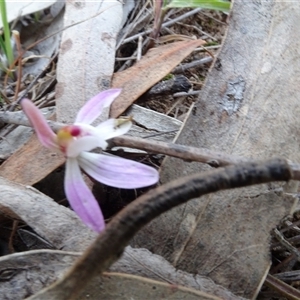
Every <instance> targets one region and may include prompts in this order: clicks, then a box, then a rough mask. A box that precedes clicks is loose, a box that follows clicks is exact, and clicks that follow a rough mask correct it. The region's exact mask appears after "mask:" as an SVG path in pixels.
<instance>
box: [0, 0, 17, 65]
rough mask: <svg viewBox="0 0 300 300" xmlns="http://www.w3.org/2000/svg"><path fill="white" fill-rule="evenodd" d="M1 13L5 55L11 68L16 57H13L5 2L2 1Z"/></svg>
mask: <svg viewBox="0 0 300 300" xmlns="http://www.w3.org/2000/svg"><path fill="white" fill-rule="evenodd" d="M0 12H1V18H2V23H3V30H4V39H5V41H4V43H5V53H6V57H7V61H8V64H9V66H11V65H12V64H13V62H14V55H13V50H12V47H11V42H10V28H9V24H8V22H7V14H6V3H5V0H0Z"/></svg>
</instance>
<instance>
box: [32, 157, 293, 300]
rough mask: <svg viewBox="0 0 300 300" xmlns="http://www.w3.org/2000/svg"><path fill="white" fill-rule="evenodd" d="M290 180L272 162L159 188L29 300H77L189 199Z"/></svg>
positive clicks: (283, 165)
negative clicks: (154, 223)
mask: <svg viewBox="0 0 300 300" xmlns="http://www.w3.org/2000/svg"><path fill="white" fill-rule="evenodd" d="M290 179H292V171H291V169H290V167H289V165H288V163H287V162H286V161H285V160H281V159H273V160H268V161H265V162H258V163H246V164H241V165H238V166H229V167H226V168H222V169H217V170H213V171H210V172H205V173H200V174H195V175H191V176H186V177H183V178H180V179H177V180H174V181H172V182H169V183H167V184H165V185H162V186H159V187H157V188H155V189H153V190H151V191H149V192H148V193H146V194H144V195H142V196H141V197H139V198H138V199H137V200H135V201H134V202H132V203H130V204H129V205H128V206H127V207H126V208H125V209H123V210H122V211H121V212H120V213H119V214H117V215H116V216H115V217H114V218H113V220H112V221H111V222H110V223H109V224H108V225H107V227H106V229H105V230H104V231H103V232H102V233H101V234H100V235H99V236H98V238H97V239H96V241H95V242H94V243H93V244H92V245H91V246H90V247H89V248H88V249H87V251H85V253H84V254H83V256H82V257H80V258H79V260H78V261H77V263H75V265H74V266H73V267H72V268H71V269H70V270H69V272H68V273H67V274H66V276H65V277H64V278H62V279H61V280H59V281H57V282H56V283H55V284H54V285H52V286H50V287H49V288H47V289H45V290H44V291H41V292H39V293H38V294H36V295H34V296H33V297H31V298H30V299H35V300H36V299H56V300H66V299H75V297H76V295H78V293H79V292H80V291H81V290H82V288H84V286H85V285H86V284H87V283H88V282H89V281H90V280H91V279H92V278H93V277H94V276H96V275H98V274H101V273H102V272H103V271H105V270H106V269H108V268H109V267H110V266H111V265H112V264H113V263H114V262H115V261H116V260H118V259H119V257H120V256H121V254H122V253H123V251H124V248H125V247H126V246H127V245H128V243H129V242H130V240H131V239H132V238H133V236H134V235H135V234H136V233H137V232H138V231H139V230H140V229H141V228H142V227H144V226H145V225H146V224H147V223H149V222H150V221H151V220H153V219H154V218H156V217H158V216H159V215H161V214H162V213H164V212H166V211H168V210H170V209H171V208H173V207H175V206H178V205H180V204H183V203H185V202H187V201H188V200H190V199H193V198H198V197H201V196H203V195H205V194H208V193H213V192H217V191H220V190H225V189H231V188H237V187H243V186H249V185H254V184H261V183H267V182H272V181H287V180H290ZM200 201H201V199H200Z"/></svg>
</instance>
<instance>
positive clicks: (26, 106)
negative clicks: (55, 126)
mask: <svg viewBox="0 0 300 300" xmlns="http://www.w3.org/2000/svg"><path fill="white" fill-rule="evenodd" d="M21 106H22V109H23V111H24V113H25V114H26V116H27V118H28V120H29V122H30V124H31V125H32V127H33V128H34V130H35V132H36V134H37V137H38V139H39V141H40V142H41V143H42V145H43V146H45V147H47V148H57V144H56V135H55V133H54V132H53V131H52V129H51V128H50V126H49V125H48V123H47V120H46V119H45V117H44V116H43V114H42V113H41V111H40V110H39V109H38V108H37V107H36V106H35V105H34V104H33V102H31V101H30V100H29V99H26V98H24V99H22V101H21Z"/></svg>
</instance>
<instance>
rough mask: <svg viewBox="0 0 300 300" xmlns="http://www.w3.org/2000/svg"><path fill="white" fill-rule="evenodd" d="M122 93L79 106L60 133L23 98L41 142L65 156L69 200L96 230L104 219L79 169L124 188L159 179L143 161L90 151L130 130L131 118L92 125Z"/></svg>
mask: <svg viewBox="0 0 300 300" xmlns="http://www.w3.org/2000/svg"><path fill="white" fill-rule="evenodd" d="M120 92H121V90H120V89H110V90H107V91H104V92H101V93H100V94H98V95H97V96H95V97H93V98H92V99H90V100H89V101H88V102H87V103H86V104H85V105H84V106H83V107H82V108H81V109H80V111H79V112H78V114H77V117H76V120H75V123H74V124H73V125H67V126H65V127H63V128H61V129H60V130H59V131H58V132H57V134H55V133H54V132H53V131H52V130H51V128H50V126H49V125H48V123H47V121H46V119H45V118H44V117H43V115H42V113H41V112H40V110H39V109H38V108H37V107H36V106H35V105H34V104H33V103H32V102H31V101H30V100H29V99H23V100H22V101H21V106H22V108H23V111H24V112H25V114H26V115H27V117H28V119H29V121H30V123H31V124H32V126H33V128H34V130H35V132H36V134H37V136H38V139H39V140H40V142H41V143H42V144H43V145H44V146H45V147H47V148H56V149H60V150H61V151H62V152H63V153H64V155H65V156H66V174H65V181H64V188H65V193H66V196H67V199H68V200H69V202H70V205H71V207H72V208H73V210H74V211H75V212H76V213H77V215H78V216H79V217H80V218H81V220H82V221H83V222H84V223H85V224H86V225H87V226H89V227H90V228H91V229H93V230H94V231H97V232H101V231H102V230H103V229H104V227H105V222H104V218H103V215H102V212H101V209H100V207H99V205H98V202H97V201H96V199H95V197H94V196H93V194H92V192H91V191H90V189H89V188H88V187H87V185H86V184H85V182H84V180H83V177H82V175H81V172H80V169H82V170H83V171H84V172H85V173H86V174H88V175H89V176H91V177H93V178H94V179H96V180H97V181H100V182H102V183H104V184H106V185H109V186H113V187H117V188H124V189H134V188H141V187H145V186H149V185H153V184H155V183H156V182H157V181H158V178H159V176H158V172H157V171H156V170H155V169H154V168H151V167H149V166H146V165H144V164H141V163H138V162H135V161H132V160H128V159H124V158H120V157H116V156H112V155H107V154H98V153H91V152H88V151H91V150H93V149H95V148H97V147H99V148H101V149H103V150H104V149H105V148H106V147H107V142H106V140H108V139H111V138H113V137H115V136H119V135H122V134H124V133H126V132H127V131H128V130H129V129H130V127H131V125H132V124H131V122H130V120H128V121H127V120H126V121H125V122H120V121H119V120H116V119H108V120H107V121H105V122H102V123H100V124H99V125H98V126H96V127H93V126H91V125H90V124H91V123H92V122H93V121H95V120H96V118H97V117H98V116H99V115H100V114H101V112H102V109H103V108H104V107H109V106H110V105H111V103H112V102H113V101H114V99H115V98H116V97H117V96H118V95H119V94H120Z"/></svg>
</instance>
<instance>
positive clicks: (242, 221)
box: [132, 0, 300, 298]
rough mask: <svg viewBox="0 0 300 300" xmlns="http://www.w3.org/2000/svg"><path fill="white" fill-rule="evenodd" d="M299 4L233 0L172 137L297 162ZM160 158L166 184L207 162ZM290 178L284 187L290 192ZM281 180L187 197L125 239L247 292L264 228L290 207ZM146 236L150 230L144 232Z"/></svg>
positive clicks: (265, 249) (261, 256) (261, 263)
mask: <svg viewBox="0 0 300 300" xmlns="http://www.w3.org/2000/svg"><path fill="white" fill-rule="evenodd" d="M299 18H300V2H299V1H293V2H286V1H275V0H268V1H261V0H259V1H254V0H252V1H249V0H236V1H235V2H234V5H233V9H232V12H231V14H230V16H229V28H228V32H227V37H226V39H225V41H224V44H223V47H222V49H221V51H220V53H219V55H218V57H217V60H216V62H217V63H215V64H214V66H212V69H211V71H210V74H209V75H208V77H207V80H206V84H205V86H204V88H203V90H202V95H201V98H199V99H198V100H197V102H196V104H195V107H196V109H194V111H193V113H192V114H191V115H190V116H189V118H188V120H187V122H186V124H185V126H184V128H183V129H182V132H181V134H180V136H179V138H178V140H177V142H178V143H179V144H182V145H187V146H194V147H201V148H207V149H209V150H214V151H220V152H224V153H227V154H233V155H237V156H242V157H247V158H253V159H264V158H269V157H274V156H279V157H285V158H288V159H290V160H292V161H300V154H299V153H300V151H299V147H300V141H299V136H300V135H299V132H300V118H299V115H300V106H299V98H300V89H299V86H300V76H299V75H300V45H299V43H300V42H299V35H300V27H299ZM208 168H209V167H208V166H204V165H201V164H199V163H195V162H193V163H187V162H184V161H182V160H179V159H175V158H167V159H166V160H165V162H164V164H163V168H162V173H161V178H162V181H163V182H168V181H170V180H173V179H174V178H179V177H181V176H183V175H187V174H193V173H195V172H199V171H204V170H207V169H208ZM296 186H297V184H296V185H294V186H292V188H291V189H290V190H289V192H293V191H295V190H296ZM279 187H280V184H272V185H263V186H259V187H253V188H247V189H243V190H232V191H228V192H221V193H217V194H215V195H209V196H205V199H204V200H202V199H201V201H199V199H195V200H193V201H189V202H188V203H186V204H185V205H183V206H180V207H178V208H176V209H173V210H172V211H170V212H168V213H167V214H164V215H162V216H161V217H159V218H158V219H156V220H154V221H153V222H151V224H150V225H149V226H147V227H146V228H145V229H144V230H142V231H141V232H140V233H139V234H138V235H137V236H136V237H135V239H134V242H133V243H132V246H134V247H145V248H148V249H149V250H150V251H152V252H154V253H156V254H159V255H162V256H163V257H165V258H166V259H167V260H168V261H170V262H171V263H172V264H173V265H174V266H175V267H177V268H179V269H181V270H185V271H187V272H190V273H195V274H199V275H205V276H210V277H211V278H212V279H213V280H214V281H215V282H216V283H218V284H221V285H223V286H224V287H227V288H229V289H230V290H231V291H232V292H234V293H237V295H240V296H243V297H246V298H253V297H255V295H256V293H257V291H258V290H259V288H260V285H261V284H262V281H263V280H264V278H265V276H266V273H267V272H268V269H269V265H270V259H269V246H268V243H269V232H270V230H271V229H272V228H273V227H274V226H276V224H277V223H278V222H279V220H280V219H281V218H282V217H284V216H285V215H287V214H288V213H289V212H290V211H291V206H290V205H291V203H290V202H289V204H288V203H287V202H286V198H285V197H282V196H278V195H276V193H274V191H273V190H274V189H277V188H279ZM149 236H151V238H149Z"/></svg>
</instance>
